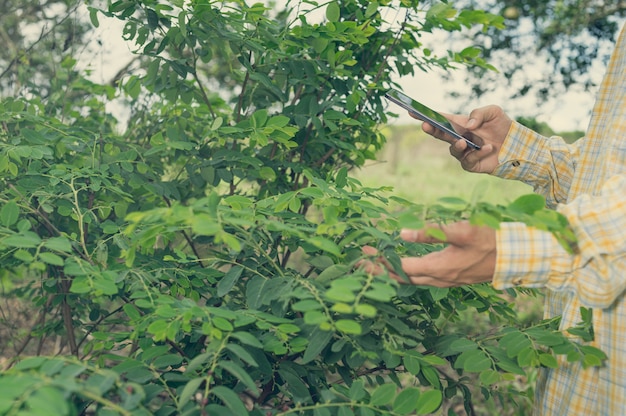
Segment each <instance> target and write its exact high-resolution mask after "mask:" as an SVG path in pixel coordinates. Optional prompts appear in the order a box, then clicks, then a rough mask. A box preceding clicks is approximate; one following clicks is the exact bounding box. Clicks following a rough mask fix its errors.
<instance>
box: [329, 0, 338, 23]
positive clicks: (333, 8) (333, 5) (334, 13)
mask: <svg viewBox="0 0 626 416" xmlns="http://www.w3.org/2000/svg"><path fill="white" fill-rule="evenodd" d="M340 16H341V10H340V9H339V4H338V2H337V1H331V2H330V3H328V6H327V7H326V18H327V19H328V21H329V22H333V23H334V22H338V21H339V17H340Z"/></svg>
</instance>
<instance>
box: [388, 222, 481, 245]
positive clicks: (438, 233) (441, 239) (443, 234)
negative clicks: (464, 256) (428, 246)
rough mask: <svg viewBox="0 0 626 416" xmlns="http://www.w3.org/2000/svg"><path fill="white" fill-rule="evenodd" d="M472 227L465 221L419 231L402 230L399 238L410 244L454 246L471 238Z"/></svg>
mask: <svg viewBox="0 0 626 416" xmlns="http://www.w3.org/2000/svg"><path fill="white" fill-rule="evenodd" d="M471 230H472V226H471V225H470V224H469V223H468V222H467V221H460V222H454V223H451V224H432V225H427V226H426V227H424V228H422V229H420V230H412V229H406V228H405V229H402V230H401V231H400V238H402V239H403V240H404V241H408V242H412V243H450V244H455V243H458V242H460V241H465V240H466V239H467V238H468V237H471Z"/></svg>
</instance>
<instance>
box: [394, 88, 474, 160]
mask: <svg viewBox="0 0 626 416" xmlns="http://www.w3.org/2000/svg"><path fill="white" fill-rule="evenodd" d="M385 98H387V99H388V100H390V101H391V102H393V103H395V104H398V105H399V106H400V107H402V108H404V109H406V110H408V111H409V112H410V113H411V114H414V115H415V116H416V117H417V118H419V119H420V120H422V121H425V122H427V123H428V124H431V125H432V126H433V127H436V128H437V129H439V130H442V131H444V132H446V133H448V134H449V135H450V136H452V137H454V138H455V139H457V140H465V142H466V143H467V144H468V146H470V147H472V148H474V149H476V150H479V149H480V146H479V145H477V144H476V143H474V142H472V141H470V140H469V139H466V138H465V137H463V136H461V135H460V134H459V133H457V132H456V131H454V127H452V124H450V122H449V121H448V119H447V118H445V117H444V116H442V115H441V114H439V113H438V112H436V111H435V110H432V109H430V108H428V107H426V106H425V105H424V104H422V103H420V102H418V101H415V100H414V99H412V98H411V97H409V96H408V95H405V94H403V93H401V92H400V91H397V90H393V89H392V90H389V91H387V92H386V93H385Z"/></svg>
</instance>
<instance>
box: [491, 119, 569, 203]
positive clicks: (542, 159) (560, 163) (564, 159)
mask: <svg viewBox="0 0 626 416" xmlns="http://www.w3.org/2000/svg"><path fill="white" fill-rule="evenodd" d="M577 149H578V147H577V146H576V145H568V144H567V143H565V141H563V139H561V138H560V137H556V136H555V137H550V138H548V137H544V136H541V135H540V134H538V133H536V132H534V131H532V130H530V129H528V128H526V127H524V126H522V125H521V124H519V123H515V122H514V123H512V125H511V128H510V130H509V132H508V135H507V137H506V139H505V141H504V143H503V145H502V146H501V148H500V152H499V153H498V165H497V166H496V168H495V169H494V170H493V172H492V173H491V174H492V175H495V176H499V177H501V178H505V179H515V180H519V181H522V182H524V183H527V184H529V185H531V186H533V188H534V190H535V192H536V193H538V194H540V195H543V196H545V198H546V202H547V205H548V207H550V208H554V207H556V205H557V204H558V203H560V202H564V201H566V200H567V195H568V192H569V188H570V185H571V183H572V178H573V176H574V172H575V169H576V159H577Z"/></svg>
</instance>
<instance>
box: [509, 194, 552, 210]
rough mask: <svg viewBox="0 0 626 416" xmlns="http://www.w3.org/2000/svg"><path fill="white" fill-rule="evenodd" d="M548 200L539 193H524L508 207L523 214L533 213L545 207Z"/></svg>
mask: <svg viewBox="0 0 626 416" xmlns="http://www.w3.org/2000/svg"><path fill="white" fill-rule="evenodd" d="M545 206H546V200H545V198H544V197H543V196H541V195H539V194H528V195H522V196H520V197H519V198H517V199H516V200H515V201H513V202H512V203H511V204H510V205H509V206H508V209H509V210H510V211H513V212H519V213H523V214H533V213H534V212H536V211H539V210H540V209H543V208H545Z"/></svg>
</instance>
